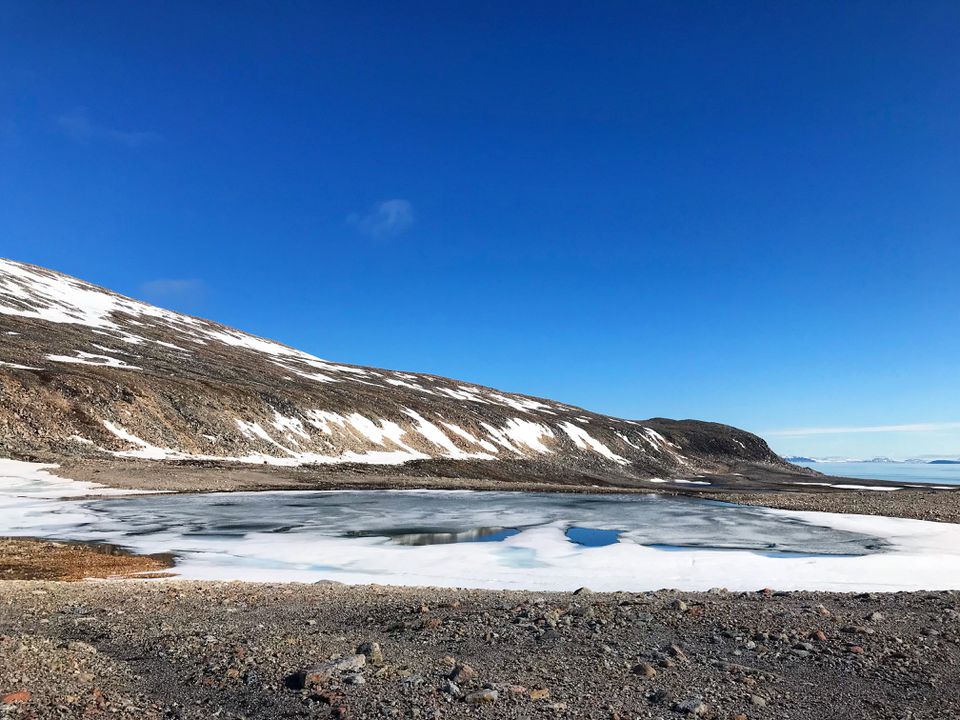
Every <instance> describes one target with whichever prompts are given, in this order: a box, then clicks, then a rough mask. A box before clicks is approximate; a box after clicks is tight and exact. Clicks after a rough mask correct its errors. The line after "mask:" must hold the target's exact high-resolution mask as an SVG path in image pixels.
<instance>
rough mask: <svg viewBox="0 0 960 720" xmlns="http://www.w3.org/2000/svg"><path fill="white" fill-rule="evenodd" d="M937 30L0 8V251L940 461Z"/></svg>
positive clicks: (789, 445) (945, 304)
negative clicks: (930, 455)
mask: <svg viewBox="0 0 960 720" xmlns="http://www.w3.org/2000/svg"><path fill="white" fill-rule="evenodd" d="M958 37H960V3H958V2H956V0H947V1H945V2H902V3H901V2H883V1H882V0H881V1H879V2H878V1H877V0H871V1H869V2H844V3H836V2H822V3H820V2H767V1H762V2H707V1H703V2H674V1H673V0H670V1H665V2H636V1H634V2H624V3H617V2H600V3H565V2H557V1H556V0H551V1H550V2H517V1H516V0H512V1H511V2H502V3H500V2H483V3H469V2H453V3H451V2H435V3H421V2H407V3H366V2H356V1H355V0H351V1H350V2H263V3H258V2H238V3H227V4H224V3H214V2H196V1H194V2H180V3H178V2H167V3H141V2H126V1H124V2H115V3H112V2H105V1H101V2H90V3H70V2H62V3H52V2H44V1H43V0H25V1H23V2H11V1H10V0H0V255H2V256H6V257H11V258H14V259H17V260H24V261H29V262H34V263H37V264H41V265H46V266H50V267H53V268H56V269H58V270H62V271H64V272H68V273H70V274H73V275H78V276H80V277H83V278H84V279H87V280H90V281H93V282H97V283H99V284H103V285H107V286H109V287H111V288H113V289H116V290H119V291H121V292H124V293H127V294H132V295H135V296H137V297H140V298H144V299H147V300H150V301H153V302H156V303H158V304H161V305H165V306H168V307H172V308H174V309H178V310H184V311H188V312H191V313H194V314H199V315H203V316H207V317H211V318H213V319H216V320H219V321H222V322H225V323H228V324H230V325H235V326H238V327H240V328H243V329H245V330H248V331H251V332H255V333H258V334H261V335H265V336H268V337H272V338H277V339H279V340H281V341H284V342H287V343H289V344H292V345H296V346H298V347H301V348H303V349H305V350H308V351H310V352H313V353H315V354H317V355H320V356H322V357H328V358H332V359H335V360H340V361H347V362H354V363H361V364H370V365H377V366H381V367H390V368H398V369H407V370H419V371H428V372H433V373H438V374H442V375H447V376H453V377H458V378H463V379H466V380H471V381H476V382H480V383H484V384H488V385H493V386H496V387H500V388H503V389H507V390H513V391H518V392H526V393H530V394H534V395H542V396H547V397H552V398H556V399H559V400H563V401H567V402H571V403H576V404H579V405H583V406H585V407H588V408H590V409H593V410H597V411H601V412H608V413H611V414H615V415H619V416H625V417H631V418H643V417H650V416H668V417H680V418H685V417H693V418H701V419H707V420H716V421H721V422H726V423H731V424H734V425H738V426H741V427H744V428H746V429H749V430H753V431H757V432H760V433H761V434H763V435H764V436H765V437H767V438H768V439H769V440H770V441H771V444H772V445H773V447H774V448H775V449H777V450H780V451H781V452H784V453H807V454H821V455H824V454H830V455H832V454H850V455H878V454H887V455H911V454H920V453H948V454H960V312H958V311H960V80H958V78H960V52H958V45H957V38H958ZM890 426H906V427H900V428H899V429H897V428H893V429H891V427H890ZM878 428H879V429H878ZM850 430H854V431H853V432H851V431H850ZM785 431H786V434H784V432H785Z"/></svg>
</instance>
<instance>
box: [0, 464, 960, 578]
mask: <svg viewBox="0 0 960 720" xmlns="http://www.w3.org/2000/svg"><path fill="white" fill-rule="evenodd" d="M52 467H54V466H49V465H38V464H33V463H24V462H16V461H11V460H0V528H2V532H0V534H4V535H10V536H36V537H47V538H55V539H65V540H83V541H93V542H109V543H114V544H117V545H122V546H125V547H129V548H131V549H133V550H136V551H138V552H150V553H153V552H174V553H176V554H177V556H178V564H177V567H176V570H175V572H176V573H177V574H178V575H179V576H180V577H183V578H191V579H221V580H248V581H302V582H314V581H318V580H323V579H328V580H337V581H340V582H345V583H380V584H391V585H417V586H441V587H474V588H490V589H505V588H506V589H509V588H513V589H528V590H573V589H575V588H577V587H581V586H588V587H590V588H592V589H594V590H606V591H614V590H624V591H642V590H654V589H659V588H676V589H683V590H706V589H709V588H712V587H725V588H727V589H730V590H756V589H759V588H764V587H770V588H774V589H778V590H833V591H894V590H945V589H960V525H954V524H947V523H934V522H926V521H920V520H906V519H897V518H886V517H872V516H863V515H840V514H833V513H817V512H791V511H784V510H768V509H764V508H753V507H750V508H748V507H740V506H731V505H725V504H721V503H714V502H705V501H696V500H677V499H666V498H660V497H658V496H637V495H564V494H528V493H508V492H496V493H483V492H473V491H416V490H414V491H379V490H371V491H350V492H310V491H302V492H264V493H213V494H205V495H175V496H156V495H154V496H151V495H140V496H139V497H118V496H123V495H131V493H128V492H126V491H117V490H111V489H109V488H104V487H103V486H99V485H96V484H93V483H82V482H74V481H70V480H63V479H60V478H57V477H55V476H53V475H51V474H50V473H49V472H47V471H48V470H50V469H51V468H52ZM571 528H573V530H571ZM577 538H580V542H587V543H588V544H586V545H585V544H578V542H575V540H576V539H577ZM584 538H586V540H584ZM771 538H775V539H776V541H775V542H772V541H771ZM590 543H595V546H591V544H590Z"/></svg>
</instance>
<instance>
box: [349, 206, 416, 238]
mask: <svg viewBox="0 0 960 720" xmlns="http://www.w3.org/2000/svg"><path fill="white" fill-rule="evenodd" d="M413 220H414V217H413V205H411V204H410V202H409V201H407V200H402V199H400V198H394V199H393V200H383V201H381V202H378V203H377V204H376V205H374V206H373V208H371V209H370V211H369V212H368V213H366V214H365V215H360V214H353V215H350V216H349V217H348V218H347V223H348V224H349V225H352V226H353V227H355V228H356V229H357V230H358V231H359V232H361V233H363V234H364V235H368V236H370V237H372V238H385V237H390V236H392V235H399V234H400V233H402V232H403V231H404V230H406V229H407V228H409V227H410V226H411V225H413Z"/></svg>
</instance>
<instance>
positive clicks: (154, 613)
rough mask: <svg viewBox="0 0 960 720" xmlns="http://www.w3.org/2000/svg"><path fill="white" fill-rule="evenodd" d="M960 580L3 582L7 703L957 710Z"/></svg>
mask: <svg viewBox="0 0 960 720" xmlns="http://www.w3.org/2000/svg"><path fill="white" fill-rule="evenodd" d="M958 620H960V594H957V593H950V592H938V593H901V594H879V595H873V594H870V595H849V594H846V595H845V594H829V593H785V594H780V593H770V592H763V591H761V592H756V593H746V594H745V593H727V592H725V591H722V590H717V591H713V592H709V593H674V592H657V593H643V594H627V593H617V594H594V593H590V592H589V591H585V592H579V593H563V594H551V593H543V594H540V593H537V594H532V593H516V592H490V591H451V590H431V589H405V588H386V587H378V586H360V587H346V586H336V585H330V584H319V585H257V584H243V583H190V582H184V581H170V580H160V581H130V580H125V581H114V582H104V581H90V582H86V583H70V584H67V583H51V582H6V583H0V717H3V718H39V719H43V720H46V719H47V718H50V719H54V718H100V717H104V718H106V717H110V718H131V719H132V718H148V719H151V718H196V719H200V718H203V719H204V720H206V719H207V718H223V719H229V720H237V719H239V718H247V719H248V720H249V719H253V718H264V719H268V718H269V719H273V718H328V717H338V718H381V717H385V718H390V717H395V718H530V719H531V720H532V719H533V718H605V719H614V718H622V719H624V720H625V719H626V718H681V717H691V718H696V717H704V718H739V719H740V720H742V719H743V718H750V719H752V718H797V719H798V720H799V719H803V720H806V719H807V718H914V719H917V718H948V717H954V716H956V714H957V713H958V712H960V682H958V678H957V663H958V661H960V647H958V641H960V638H958V630H960V625H958Z"/></svg>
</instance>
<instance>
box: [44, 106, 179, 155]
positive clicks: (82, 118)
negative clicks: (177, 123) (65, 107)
mask: <svg viewBox="0 0 960 720" xmlns="http://www.w3.org/2000/svg"><path fill="white" fill-rule="evenodd" d="M57 126H58V127H59V128H60V130H61V132H63V134H64V135H66V136H67V137H69V138H71V139H72V140H76V141H77V142H81V143H90V142H98V141H102V142H109V143H114V144H116V145H124V146H126V147H130V148H136V147H141V146H143V145H149V144H150V143H155V142H159V141H160V140H162V138H161V136H160V135H159V134H158V133H155V132H153V131H152V130H118V129H116V128H112V127H108V126H107V125H102V124H100V123H97V122H94V121H93V120H92V119H91V118H90V114H89V113H88V112H87V109H86V108H84V107H78V108H74V109H73V110H71V111H70V112H68V113H65V114H64V115H61V116H60V117H58V118H57Z"/></svg>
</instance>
